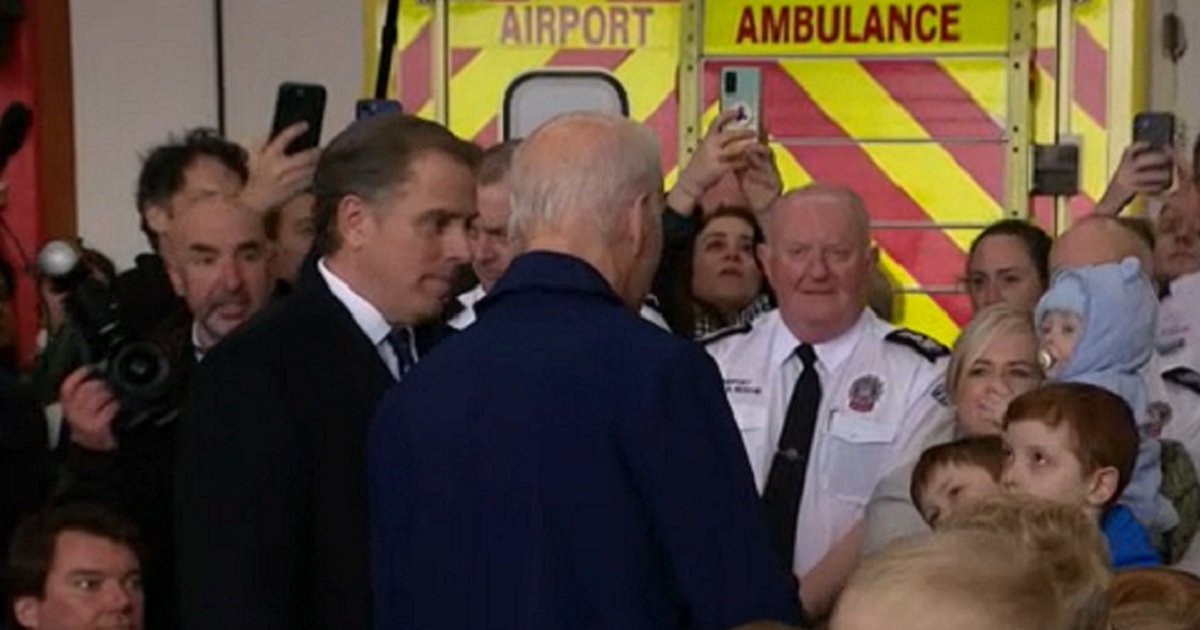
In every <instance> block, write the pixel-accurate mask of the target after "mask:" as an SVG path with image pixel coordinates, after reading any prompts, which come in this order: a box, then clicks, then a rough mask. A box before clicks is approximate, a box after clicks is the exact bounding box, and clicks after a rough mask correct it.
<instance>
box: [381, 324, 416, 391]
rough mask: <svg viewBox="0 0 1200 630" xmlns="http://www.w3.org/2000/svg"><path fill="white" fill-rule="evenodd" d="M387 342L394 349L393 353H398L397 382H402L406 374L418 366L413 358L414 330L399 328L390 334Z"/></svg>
mask: <svg viewBox="0 0 1200 630" xmlns="http://www.w3.org/2000/svg"><path fill="white" fill-rule="evenodd" d="M387 342H388V345H390V346H391V347H392V352H394V353H396V380H397V381H399V380H402V379H403V378H404V374H405V373H407V372H408V371H409V370H411V369H412V366H413V365H415V364H416V359H415V358H414V356H413V336H412V330H411V329H409V328H397V329H395V330H393V331H392V332H390V333H388V336H387Z"/></svg>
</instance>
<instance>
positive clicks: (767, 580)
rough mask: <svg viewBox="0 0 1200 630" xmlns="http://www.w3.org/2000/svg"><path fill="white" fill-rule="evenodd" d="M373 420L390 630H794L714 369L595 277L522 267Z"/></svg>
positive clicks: (379, 544) (372, 486)
mask: <svg viewBox="0 0 1200 630" xmlns="http://www.w3.org/2000/svg"><path fill="white" fill-rule="evenodd" d="M479 309H480V311H479V312H480V319H479V321H478V322H477V323H476V324H475V325H473V326H471V327H470V328H468V329H467V330H466V331H465V332H462V333H460V334H458V335H456V336H454V337H452V338H450V339H449V340H448V341H446V342H445V343H444V344H442V345H441V346H440V347H439V348H438V351H437V352H435V353H434V354H432V355H431V356H429V357H428V358H427V359H425V360H424V361H422V362H421V363H420V364H419V365H418V366H417V367H416V368H415V369H414V370H413V371H412V372H410V373H409V374H408V376H406V377H405V378H404V379H403V381H402V382H401V383H399V384H398V385H397V386H396V387H394V388H393V389H392V390H391V391H390V392H389V393H388V394H387V395H386V396H385V398H384V400H383V402H382V403H381V404H380V408H379V411H378V413H377V415H376V418H375V421H374V423H373V425H372V428H371V435H370V440H369V453H368V469H369V475H370V478H369V483H368V490H369V501H370V510H371V529H372V540H371V543H372V550H371V564H372V585H373V587H374V595H375V596H374V606H375V627H376V628H377V629H379V630H384V629H387V630H401V629H408V628H411V629H420V630H437V629H442V628H444V629H446V630H451V629H453V630H461V629H462V628H490V629H492V630H503V629H509V628H511V629H514V630H515V629H518V628H519V629H521V630H536V629H546V630H550V629H555V630H559V629H564V628H571V629H572V630H581V629H587V628H597V629H599V628H605V629H617V628H619V629H621V630H639V629H650V628H655V629H667V628H672V629H673V628H713V629H716V628H728V627H732V626H736V625H739V624H742V623H746V622H749V621H753V620H762V619H775V620H780V621H784V622H792V623H794V622H796V621H797V615H798V609H797V600H796V594H795V590H794V589H793V587H792V585H793V582H792V580H791V577H790V576H789V575H787V573H786V572H785V571H784V570H783V569H782V568H781V567H780V565H779V563H778V562H777V561H776V560H775V558H774V556H773V555H772V553H771V547H770V543H769V542H768V535H767V526H766V519H765V516H764V513H763V511H762V507H761V504H760V502H759V498H758V496H757V494H756V492H755V488H754V482H753V479H752V476H751V472H750V466H749V464H748V463H747V460H746V456H745V453H744V451H743V449H742V443H741V439H740V437H739V434H738V431H737V428H736V425H735V423H734V420H733V416H732V413H731V411H730V409H729V406H728V403H727V402H726V399H725V394H724V389H723V387H722V382H721V377H720V375H719V373H718V370H717V367H716V365H715V364H714V363H713V361H712V360H711V359H709V357H708V356H707V355H706V354H705V353H704V351H703V350H702V349H701V348H700V347H699V346H698V345H695V344H693V343H691V342H689V341H685V340H682V339H679V338H677V337H674V336H672V335H671V334H669V333H667V332H664V331H662V330H659V329H658V328H656V327H655V326H654V325H653V324H650V323H648V322H645V321H642V320H641V319H640V318H639V317H638V316H637V314H636V313H634V312H633V311H631V310H629V309H627V308H626V307H625V306H624V305H622V304H621V302H620V300H619V299H618V298H617V296H616V295H615V294H614V293H613V292H612V290H611V289H610V288H609V286H608V285H607V283H606V282H605V280H604V279H603V278H602V277H601V276H600V275H599V273H597V272H596V271H595V270H594V269H593V268H592V267H591V266H589V265H588V264H586V263H584V262H583V261H581V260H579V259H577V258H573V257H569V256H564V255H559V254H552V253H545V252H534V253H528V254H525V255H523V256H521V257H519V258H517V259H516V260H515V261H514V263H513V265H512V266H511V267H510V269H509V271H508V273H507V274H506V275H505V276H504V277H503V278H502V279H501V280H500V282H499V283H498V284H497V285H496V287H495V288H494V290H493V291H492V293H491V294H490V295H489V297H488V298H487V299H486V300H484V301H483V302H481V304H480V305H479Z"/></svg>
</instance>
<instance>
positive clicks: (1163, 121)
mask: <svg viewBox="0 0 1200 630" xmlns="http://www.w3.org/2000/svg"><path fill="white" fill-rule="evenodd" d="M1133 141H1134V142H1145V143H1147V144H1149V145H1150V148H1151V149H1153V150H1155V151H1168V150H1170V149H1171V147H1172V146H1174V145H1175V115H1174V114H1172V113H1170V112H1142V113H1140V114H1138V115H1137V116H1134V118H1133Z"/></svg>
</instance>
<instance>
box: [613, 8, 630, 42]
mask: <svg viewBox="0 0 1200 630" xmlns="http://www.w3.org/2000/svg"><path fill="white" fill-rule="evenodd" d="M610 10H611V11H612V15H610V16H609V20H610V21H611V22H612V24H611V25H610V26H609V28H608V43H609V44H611V45H613V46H628V45H629V9H627V8H625V7H612V9H610Z"/></svg>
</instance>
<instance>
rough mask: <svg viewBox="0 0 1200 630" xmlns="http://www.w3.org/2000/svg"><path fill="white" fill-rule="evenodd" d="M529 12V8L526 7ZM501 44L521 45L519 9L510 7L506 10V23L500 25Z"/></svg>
mask: <svg viewBox="0 0 1200 630" xmlns="http://www.w3.org/2000/svg"><path fill="white" fill-rule="evenodd" d="M525 9H526V10H529V7H525ZM500 43H501V44H518V45H520V43H521V22H520V20H518V19H517V8H516V7H508V8H507V9H505V10H504V21H503V22H502V23H501V24H500Z"/></svg>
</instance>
